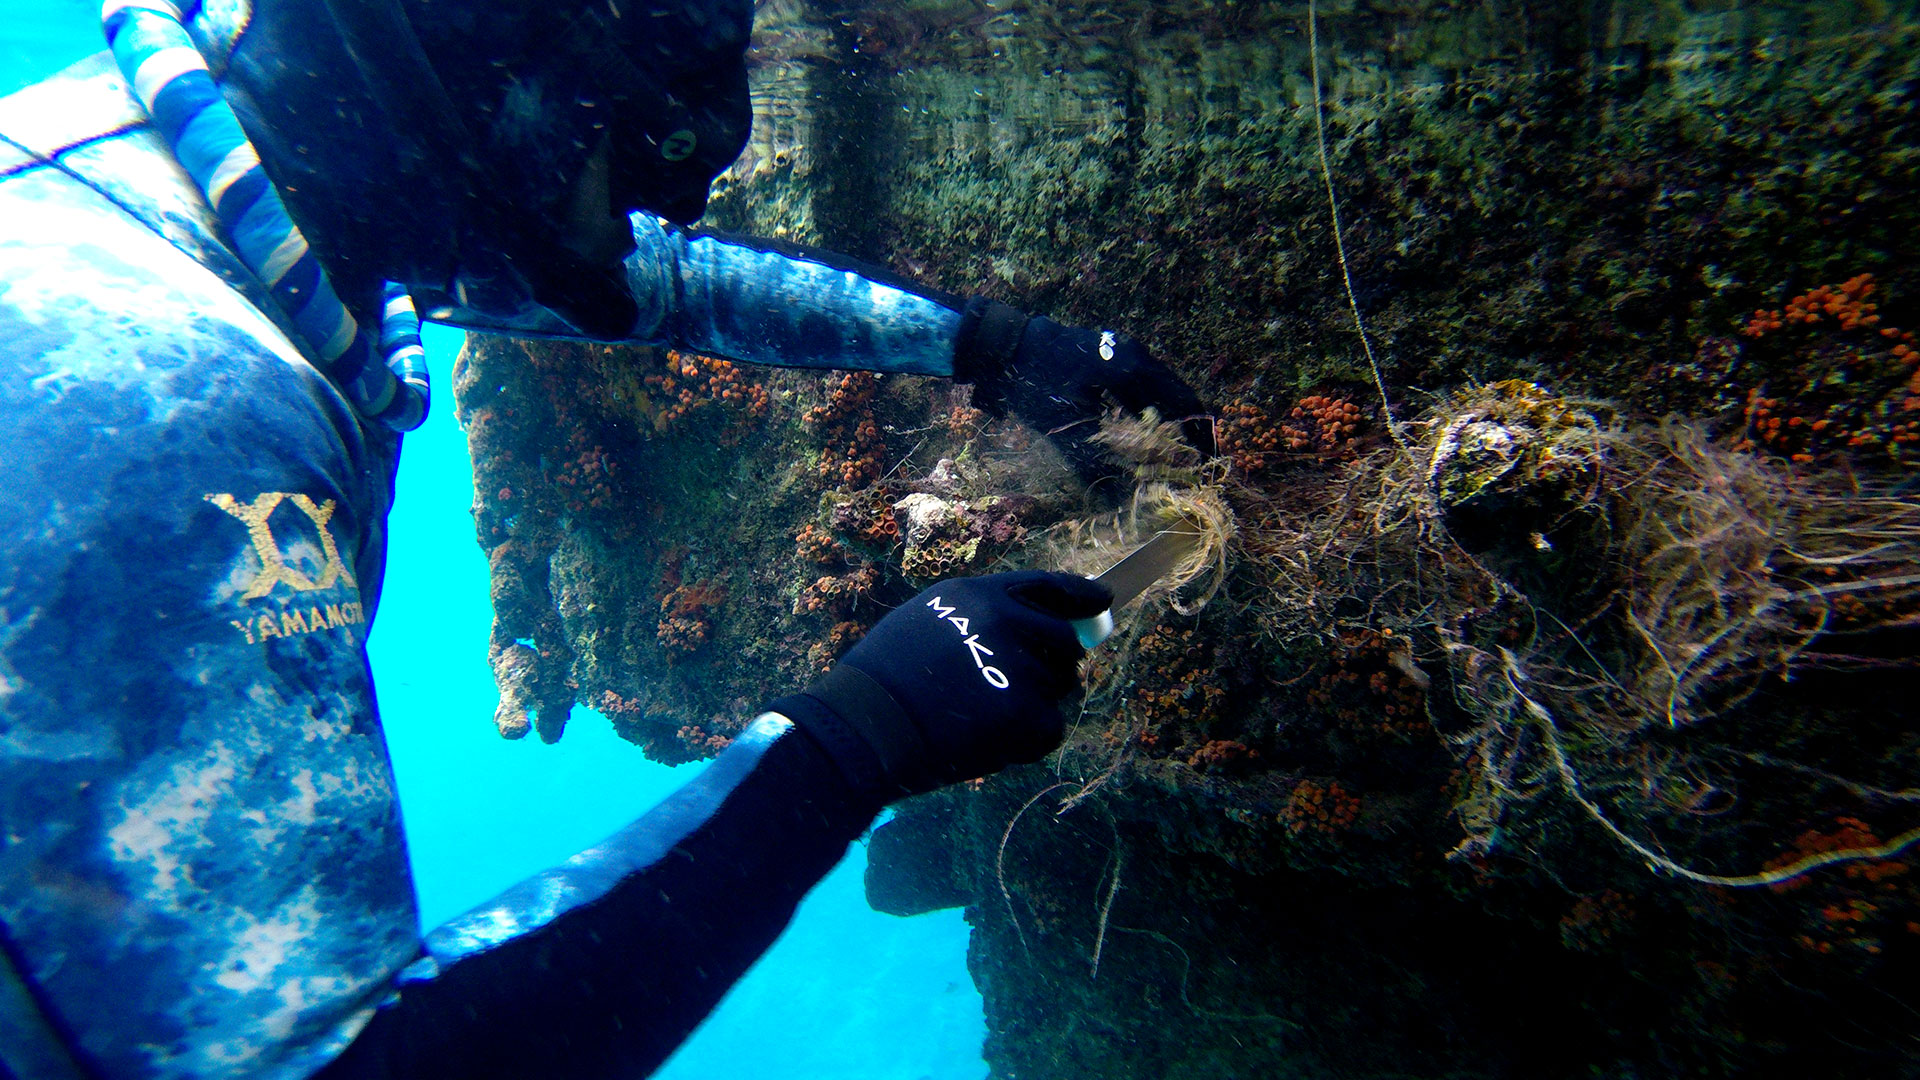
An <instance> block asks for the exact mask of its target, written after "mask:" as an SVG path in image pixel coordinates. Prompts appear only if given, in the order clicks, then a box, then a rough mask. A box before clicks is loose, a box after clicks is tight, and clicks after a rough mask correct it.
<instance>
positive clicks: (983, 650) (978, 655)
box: [927, 596, 1007, 690]
mask: <svg viewBox="0 0 1920 1080" xmlns="http://www.w3.org/2000/svg"><path fill="white" fill-rule="evenodd" d="M927 606H928V607H930V608H932V609H933V615H934V618H936V619H945V620H946V621H947V622H950V623H952V624H953V628H954V629H955V630H958V631H960V635H961V637H962V639H963V640H962V641H961V644H962V645H965V646H966V647H967V652H968V653H970V654H972V656H973V666H974V667H977V668H979V669H980V677H981V678H983V679H985V680H987V683H988V685H990V686H995V687H998V688H999V689H1001V690H1005V689H1006V688H1007V673H1006V672H1004V671H1001V670H1000V669H999V668H997V667H994V666H992V665H990V664H988V663H987V657H989V656H992V655H993V650H992V649H989V648H987V647H986V646H985V645H982V644H980V635H979V634H975V633H972V632H971V631H970V630H969V629H968V628H967V617H966V616H965V615H956V614H954V609H953V608H951V607H948V606H946V605H943V604H941V603H940V598H939V597H937V596H936V597H934V598H933V599H931V600H929V601H927Z"/></svg>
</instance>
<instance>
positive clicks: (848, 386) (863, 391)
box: [801, 371, 886, 488]
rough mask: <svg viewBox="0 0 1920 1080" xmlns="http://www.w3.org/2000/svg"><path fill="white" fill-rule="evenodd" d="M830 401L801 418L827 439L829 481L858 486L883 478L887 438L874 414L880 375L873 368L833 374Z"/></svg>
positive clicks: (824, 467)
mask: <svg viewBox="0 0 1920 1080" xmlns="http://www.w3.org/2000/svg"><path fill="white" fill-rule="evenodd" d="M829 386H830V389H829V391H828V394H827V402H826V404H824V405H815V406H814V407H813V408H811V409H808V410H807V412H806V415H805V416H803V417H802V418H801V419H802V421H803V422H804V423H805V424H806V425H807V429H808V430H810V431H812V432H814V433H815V434H817V435H819V436H820V437H821V439H822V441H823V444H824V445H823V452H822V453H821V455H820V475H821V476H822V477H823V478H825V479H826V480H827V482H829V483H838V484H841V485H843V486H845V487H848V488H857V487H861V486H863V485H865V484H868V483H871V482H872V481H874V480H877V479H879V477H880V470H881V461H880V458H881V454H882V453H884V452H885V450H886V442H885V440H883V439H882V438H881V437H880V425H879V424H878V423H877V422H876V421H875V420H874V418H873V398H874V395H875V394H877V393H879V391H880V379H879V377H878V376H876V375H874V374H873V373H872V372H870V371H853V372H848V373H847V374H845V375H841V376H838V377H832V378H829Z"/></svg>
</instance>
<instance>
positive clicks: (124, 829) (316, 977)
mask: <svg viewBox="0 0 1920 1080" xmlns="http://www.w3.org/2000/svg"><path fill="white" fill-rule="evenodd" d="M83 106H84V107H83ZM128 106H129V103H128V101H127V99H126V91H125V87H124V85H123V84H121V83H120V82H119V81H118V79H117V77H116V76H115V75H114V74H113V73H112V71H111V62H110V61H108V60H105V59H104V58H95V59H94V60H91V61H88V62H87V63H86V64H83V65H80V66H78V67H76V68H75V69H72V71H71V72H70V73H68V74H67V75H66V76H63V77H61V78H56V79H55V80H50V81H49V82H48V83H45V84H42V85H41V86H39V87H35V88H32V89H31V90H29V91H24V92H22V94H20V95H15V97H13V98H11V99H5V100H0V421H3V422H4V423H5V424H6V425H7V428H8V431H9V432H10V435H9V438H7V439H5V440H0V470H4V472H0V475H3V476H4V477H5V478H6V483H7V485H8V487H7V492H6V496H5V498H0V1078H7V1077H10V1076H19V1077H21V1078H23V1080H37V1078H39V1077H43V1076H44V1077H53V1076H60V1077H65V1076H92V1077H114V1078H119V1077H179V1078H185V1077H242V1076H244V1077H266V1078H292V1077H302V1076H308V1075H311V1074H313V1073H314V1072H315V1071H316V1070H318V1069H321V1068H322V1067H325V1066H327V1063H328V1062H330V1061H331V1062H335V1064H334V1065H333V1066H331V1072H330V1075H335V1076H343V1077H344V1076H368V1077H457V1076H491V1075H502V1076H505V1075H513V1076H541V1077H553V1078H565V1077H572V1076H579V1077H583V1078H584V1077H607V1076H615V1075H634V1074H637V1073H638V1072H640V1071H644V1070H645V1069H647V1068H650V1067H651V1066H652V1065H653V1064H656V1063H658V1062H659V1061H660V1060H662V1059H663V1058H664V1056H665V1055H666V1054H667V1053H668V1052H670V1051H671V1050H672V1048H673V1047H674V1046H675V1045H677V1043H678V1042H679V1041H680V1039H681V1038H683V1037H684V1035H685V1034H686V1032H687V1031H689V1030H690V1029H691V1028H692V1027H693V1025H694V1024H696V1023H697V1022H698V1021H699V1019H700V1018H701V1017H702V1016H703V1015H704V1014H705V1013H706V1011H707V1010H708V1009H709V1008H710V1007H711V1006H712V1004H713V1003H714V1002H715V1001H716V1000H717V999H718V998H719V996H720V995H721V994H722V993H723V992H724V991H725V989H726V987H727V986H728V985H730V984H731V982H732V981H733V980H734V979H735V978H736V977H737V976H738V975H739V974H740V973H741V972H742V971H744V970H745V968H746V967H747V966H748V965H749V964H750V963H751V962H752V961H753V959H754V958H755V957H757V956H758V955H759V953H760V952H761V951H762V950H763V949H764V948H765V947H766V945H767V944H768V943H770V942H771V941H772V939H773V938H774V937H775V936H776V935H777V934H778V932H779V930H780V929H781V928H782V927H783V926H784V925H785V923H786V921H787V920H788V919H789V918H790V916H791V914H792V911H793V909H794V907H795V905H796V904H797V902H798V900H799V898H800V896H801V895H802V894H804V892H805V891H806V890H807V889H808V888H810V887H811V886H812V885H813V883H814V882H815V881H817V880H818V879H819V877H820V876H821V875H822V874H824V873H825V872H826V871H827V870H828V869H829V868H831V867H832V865H833V864H834V863H835V862H836V861H837V860H838V859H839V858H840V857H841V856H842V855H843V854H844V852H845V850H846V847H847V845H848V843H850V842H851V840H852V839H853V838H855V837H856V836H858V835H859V833H860V832H861V831H862V830H863V829H864V828H865V827H866V825H867V824H868V823H869V822H870V820H871V818H872V816H873V814H874V812H875V811H876V810H877V807H876V806H875V805H872V803H871V802H870V801H867V800H863V799H861V798H859V797H856V796H854V795H852V794H851V793H850V792H849V789H848V788H847V786H846V784H845V781H844V780H843V779H842V778H841V777H840V775H839V773H838V772H837V771H836V770H835V768H834V767H833V765H832V764H831V762H830V761H829V760H828V759H827V758H826V757H825V756H824V755H823V754H822V753H821V752H820V751H819V750H818V749H817V748H816V747H815V746H814V745H813V744H812V743H811V742H810V741H809V738H808V737H807V736H806V735H804V734H803V733H801V732H799V731H797V730H795V729H793V728H792V727H791V725H789V724H787V723H786V722H785V721H784V720H783V719H780V718H778V717H771V716H769V717H763V718H762V719H761V720H759V721H756V723H755V724H754V726H753V728H752V729H751V731H750V733H749V735H748V736H746V737H743V738H741V739H740V740H738V741H737V742H736V744H735V746H734V747H733V748H732V749H730V750H728V751H727V752H726V753H725V754H723V755H722V756H721V758H720V759H719V760H718V761H716V762H715V763H714V765H713V766H712V767H711V768H710V769H709V770H708V772H707V773H706V774H704V775H703V777H702V778H701V779H700V780H699V781H696V782H695V784H694V785H691V786H690V787H689V788H688V789H687V790H686V791H683V792H682V793H681V794H680V795H677V796H675V797H674V798H673V799H672V800H670V801H669V802H668V803H667V804H665V805H663V806H662V807H661V808H660V809H659V810H657V811H655V812H653V813H651V814H649V815H647V816H646V817H644V818H642V819H641V820H640V821H638V822H636V823H635V824H634V825H632V826H630V827H629V828H627V829H625V830H622V831H621V832H620V833H618V834H616V835H615V836H613V837H610V838H608V840H607V841H606V842H605V843H603V844H601V845H599V846H597V847H596V848H594V849H593V850H591V851H589V852H585V853H582V854H581V855H580V856H578V857H576V858H575V859H573V860H570V861H569V862H568V864H567V865H565V866H563V867H560V868H557V869H556V870H554V871H552V872H549V873H547V874H543V875H539V876H537V877H536V878H534V879H533V880H531V881H529V882H527V883H525V884H523V885H522V886H519V887H517V888H515V889H513V890H509V891H508V892H507V893H506V894H503V895H502V896H501V897H500V898H499V899H497V900H496V901H494V902H492V903H489V904H487V905H483V906H482V907H481V908H480V909H477V910H476V911H475V912H474V913H471V914H469V915H468V916H465V917H463V918H462V919H459V920H456V921H455V922H454V923H452V924H450V925H449V926H448V927H446V928H443V929H442V930H439V931H436V932H434V933H433V934H432V935H430V936H429V937H428V939H427V940H426V942H425V943H424V945H423V942H422V941H421V939H420V935H419V932H418V927H417V916H416V909H415V906H414V898H413V893H412V887H411V880H410V877H409V872H408V866H407V859H406V852H405V847H404V838H403V836H402V833H401V829H400V818H399V810H398V806H397V802H396V798H395V793H394V787H393V780H392V773H391V769H390V766H389V764H388V760H387V755H386V748H385V743H384V739H383V736H382V733H381V728H380V724H379V719H378V712H377V708H376V703H375V698H374V693H373V687H372V682H371V678H370V675H369V671H368V667H367V662H366V655H365V651H364V638H365V631H366V628H367V624H368V622H369V620H370V619H371V618H372V614H373V610H374V607H375V604H376V600H377V593H378V587H379V583H380V578H381V573H382V570H383V561H384V547H385V539H386V538H385V519H386V513H387V509H388V505H389V502H390V499H391V495H392V480H393V469H394V464H395V461H396V455H397V443H396V440H395V439H394V437H392V436H390V435H387V434H385V433H383V432H382V431H380V430H379V429H377V428H372V427H369V426H367V425H364V424H362V423H361V422H359V421H358V420H357V419H356V417H355V415H354V413H353V411H352V409H351V407H350V405H349V403H348V402H347V401H346V399H345V398H344V397H343V396H342V395H341V394H340V393H339V392H338V391H337V390H336V389H335V388H334V387H333V386H332V385H331V384H329V383H328V382H327V381H326V379H325V378H324V377H322V376H321V374H320V373H319V371H318V370H317V369H316V368H315V367H314V366H313V365H312V364H311V363H310V362H309V359H308V358H307V357H305V356H303V355H302V354H301V353H300V352H299V351H298V350H297V349H296V348H295V346H294V345H293V344H292V343H291V341H290V339H289V337H288V335H287V333H286V321H285V319H284V316H282V315H281V314H279V313H278V311H277V309H275V308H273V307H272V305H271V304H270V303H268V302H267V301H266V299H265V297H266V290H265V289H264V288H263V287H262V286H261V285H260V283H259V282H258V281H257V280H255V279H253V278H252V277H251V275H250V274H249V273H248V272H247V270H246V268H245V267H244V266H243V265H242V264H241V263H240V261H239V260H238V259H237V258H235V257H234V256H233V255H232V253H231V252H230V251H228V250H227V249H226V248H225V246H224V245H223V244H222V243H221V242H220V241H219V239H218V233H217V229H216V227H215V225H214V220H213V217H212V214H211V212H210V211H209V210H208V209H207V208H206V207H205V205H204V203H203V202H201V201H200V199H199V196H198V193H197V192H196V191H195V189H194V186H193V184H192V182H191V180H190V179H189V178H188V177H186V176H185V175H184V174H183V173H182V172H181V171H180V170H179V168H178V167H177V165H175V164H174V163H173V161H172V159H171V158H170V157H169V156H168V154H167V151H166V148H165V147H164V145H162V144H161V142H160V140H159V139H158V138H156V137H155V136H154V135H153V133H152V132H151V131H150V130H149V129H148V128H147V127H146V126H145V125H144V123H143V121H142V118H141V117H140V116H139V115H138V114H137V110H130V109H129V107H128ZM76 113H78V114H86V115H83V116H81V117H80V118H79V119H76V118H75V116H74V115H72V114H76ZM661 235H662V236H667V235H668V234H666V232H665V230H662V231H661ZM670 239H671V242H672V243H674V244H677V245H679V247H678V249H677V250H676V252H675V253H674V254H673V261H672V262H671V263H666V264H662V263H654V264H652V267H653V268H652V269H651V270H648V271H646V272H648V273H656V274H657V273H658V272H659V271H660V268H661V266H663V265H666V266H670V267H672V273H673V279H674V280H675V281H676V282H677V283H676V284H674V285H673V286H672V289H671V299H662V298H660V297H658V296H656V299H657V300H659V301H660V303H659V306H658V308H657V310H658V311H659V312H660V313H661V320H660V321H659V322H657V323H656V324H655V325H654V327H653V330H654V331H655V332H658V333H661V334H664V335H665V336H666V338H667V339H671V340H676V341H686V340H687V339H688V338H693V339H696V340H697V341H699V342H707V343H710V344H712V345H713V347H714V351H716V352H720V353H721V354H723V355H727V354H735V355H737V353H734V349H735V348H736V347H737V348H738V349H739V350H740V351H753V350H754V349H757V348H763V347H764V346H765V343H766V342H767V341H769V340H772V339H773V338H777V337H778V335H777V334H776V335H772V336H771V337H769V336H766V335H761V334H760V333H759V332H758V331H749V332H743V333H734V332H733V330H729V329H728V328H729V327H731V328H734V330H738V329H739V328H741V327H751V326H752V325H753V323H752V320H751V319H749V318H747V317H746V316H747V315H750V314H751V313H752V312H754V311H764V310H765V309H764V308H758V307H755V306H754V305H756V304H759V303H760V300H758V299H753V300H751V302H741V299H740V298H742V297H747V298H752V297H756V296H760V295H762V294H759V293H756V292H755V291H754V290H753V289H752V288H751V287H746V288H744V291H742V290H741V289H736V290H734V291H733V292H732V293H731V295H732V296H733V297H734V301H733V302H732V307H731V309H730V310H731V311H733V312H734V313H735V315H736V316H738V317H736V318H731V319H729V318H713V319H707V320H705V321H702V319H700V318H697V317H692V316H689V315H688V314H687V313H688V312H689V311H696V310H702V309H704V310H706V311H708V312H723V311H724V310H728V309H727V308H726V307H725V304H724V303H723V302H720V301H714V302H706V301H700V300H697V299H696V301H695V302H693V303H691V304H689V303H687V302H685V300H684V297H685V296H687V295H689V292H688V290H689V288H691V290H692V295H695V296H698V295H700V294H701V290H702V288H706V290H707V295H710V296H719V295H721V293H723V292H725V291H726V290H724V289H721V288H717V287H714V286H716V285H717V284H719V283H721V282H724V281H725V280H728V279H732V280H735V281H743V279H742V277H741V275H744V274H747V273H750V272H757V271H753V270H751V269H750V267H749V264H748V263H747V262H738V263H730V264H729V265H730V266H732V267H733V269H732V270H731V271H726V272H722V273H719V274H709V275H705V282H704V284H703V280H702V278H703V275H702V273H701V272H699V271H697V270H689V269H688V268H689V267H695V266H697V265H698V264H699V262H700V259H701V257H702V256H701V251H702V250H703V249H702V248H701V247H700V245H701V244H702V243H703V241H702V240H701V239H700V238H697V237H695V236H693V235H692V234H672V236H671V237H670ZM729 246H730V248H732V249H733V250H737V251H739V252H741V253H743V256H751V258H759V257H761V256H769V257H771V253H768V252H765V251H761V250H760V249H757V248H753V247H751V246H747V245H729ZM755 252H758V254H754V253H755ZM637 261H638V260H637V259H636V263H637ZM720 261H721V262H723V263H724V262H726V261H727V260H724V259H722V260H720ZM797 261H800V262H804V261H806V260H797ZM819 265H822V266H824V265H825V263H821V264H819ZM833 272H834V273H836V274H837V273H840V271H837V270H836V271H833ZM803 273H804V274H812V273H815V271H813V270H810V269H809V270H804V271H803ZM774 277H775V279H781V275H779V274H775V275H774ZM783 280H785V281H786V282H787V285H784V286H782V288H787V287H789V286H791V285H792V282H793V281H794V280H795V279H793V278H785V279H783ZM841 281H842V283H843V284H844V285H846V286H847V287H846V288H845V289H843V290H842V291H840V292H838V293H833V292H827V293H822V294H820V295H822V296H825V297H829V298H831V303H829V304H828V305H827V308H828V309H829V310H830V311H831V312H833V314H823V317H824V318H828V319H829V320H830V321H832V322H833V324H834V326H835V327H836V328H837V329H835V331H834V332H835V333H837V334H841V335H842V336H841V338H840V340H841V341H842V342H843V343H846V344H849V345H850V346H857V345H859V344H860V343H862V342H865V343H867V345H868V346H870V347H872V348H874V349H876V350H877V351H876V352H874V353H873V354H871V355H872V356H873V357H879V358H884V357H886V356H888V355H894V356H906V355H910V354H911V355H919V356H922V357H927V356H932V355H934V354H937V353H938V352H939V350H940V348H941V345H940V342H939V337H940V335H941V333H942V329H941V328H942V327H943V326H944V325H945V324H944V322H943V321H942V320H943V319H944V316H941V315H940V314H939V313H938V312H936V311H933V310H931V309H926V310H925V312H924V314H925V315H926V316H927V319H926V320H921V321H919V322H916V321H915V319H909V320H907V321H906V323H904V324H889V322H888V318H889V316H888V312H889V311H890V310H894V308H893V307H890V305H895V304H897V303H898V302H897V301H895V300H892V299H888V298H886V297H885V296H883V295H881V294H878V293H872V292H866V293H865V296H866V298H865V299H864V300H862V299H861V296H862V294H863V291H864V287H863V286H861V285H859V284H858V283H857V282H853V281H851V280H849V279H844V278H843V279H841ZM861 303H868V304H871V305H872V308H871V309H870V314H871V315H872V316H873V318H872V320H871V322H872V326H873V328H874V329H872V330H869V331H864V332H863V331H861V330H860V324H861V322H862V318H861V316H860V314H859V306H860V304H861ZM932 306H933V307H934V308H941V305H939V304H934V305H932ZM816 310H817V309H816ZM941 310H950V309H946V308H941ZM917 318H918V316H916V319H917ZM929 320H930V321H929ZM789 325H791V326H794V327H798V328H800V332H801V333H803V334H806V335H813V336H812V337H811V338H809V339H808V340H813V341H815V342H816V343H825V342H827V341H828V340H829V338H827V337H825V336H822V335H823V331H822V330H821V329H820V327H819V326H818V325H816V324H812V323H809V322H808V321H807V320H806V319H805V318H804V317H803V318H800V319H797V320H793V321H792V322H790V323H789ZM889 325H893V326H894V327H895V328H894V329H887V328H886V327H887V326H889ZM900 326H905V329H900ZM729 333H733V336H732V337H727V335H728V334H729ZM896 334H903V335H904V336H895V335H896ZM788 340H796V339H788ZM727 341H733V342H736V343H737V346H726V345H725V342H727ZM756 343H758V344H756ZM689 344H692V343H691V342H689ZM722 346H725V347H724V348H723V347H722ZM896 348H897V351H893V350H896ZM946 348H947V349H948V350H949V352H950V349H951V345H950V343H948V344H947V345H946ZM852 351H853V352H855V353H857V352H858V351H859V350H858V349H857V348H855V349H853V350H852ZM810 355H811V356H812V357H814V358H824V356H825V355H826V353H825V352H823V351H818V350H816V351H815V352H813V353H812V354H810ZM743 358H746V359H752V358H754V357H751V356H747V357H743ZM856 358H858V357H856ZM914 363H916V364H923V365H924V364H932V365H933V366H935V367H937V363H934V362H933V361H931V360H922V361H914ZM899 369H900V370H914V369H917V368H913V367H910V366H906V365H902V366H901V367H900V368H899ZM403 971H405V972H406V973H407V976H406V978H405V979H404V980H403V979H402V978H401V974H402V972H403ZM349 1044H351V1048H350V1049H348V1047H349ZM343 1050H344V1053H345V1056H342V1054H343ZM336 1059H337V1060H336Z"/></svg>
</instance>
